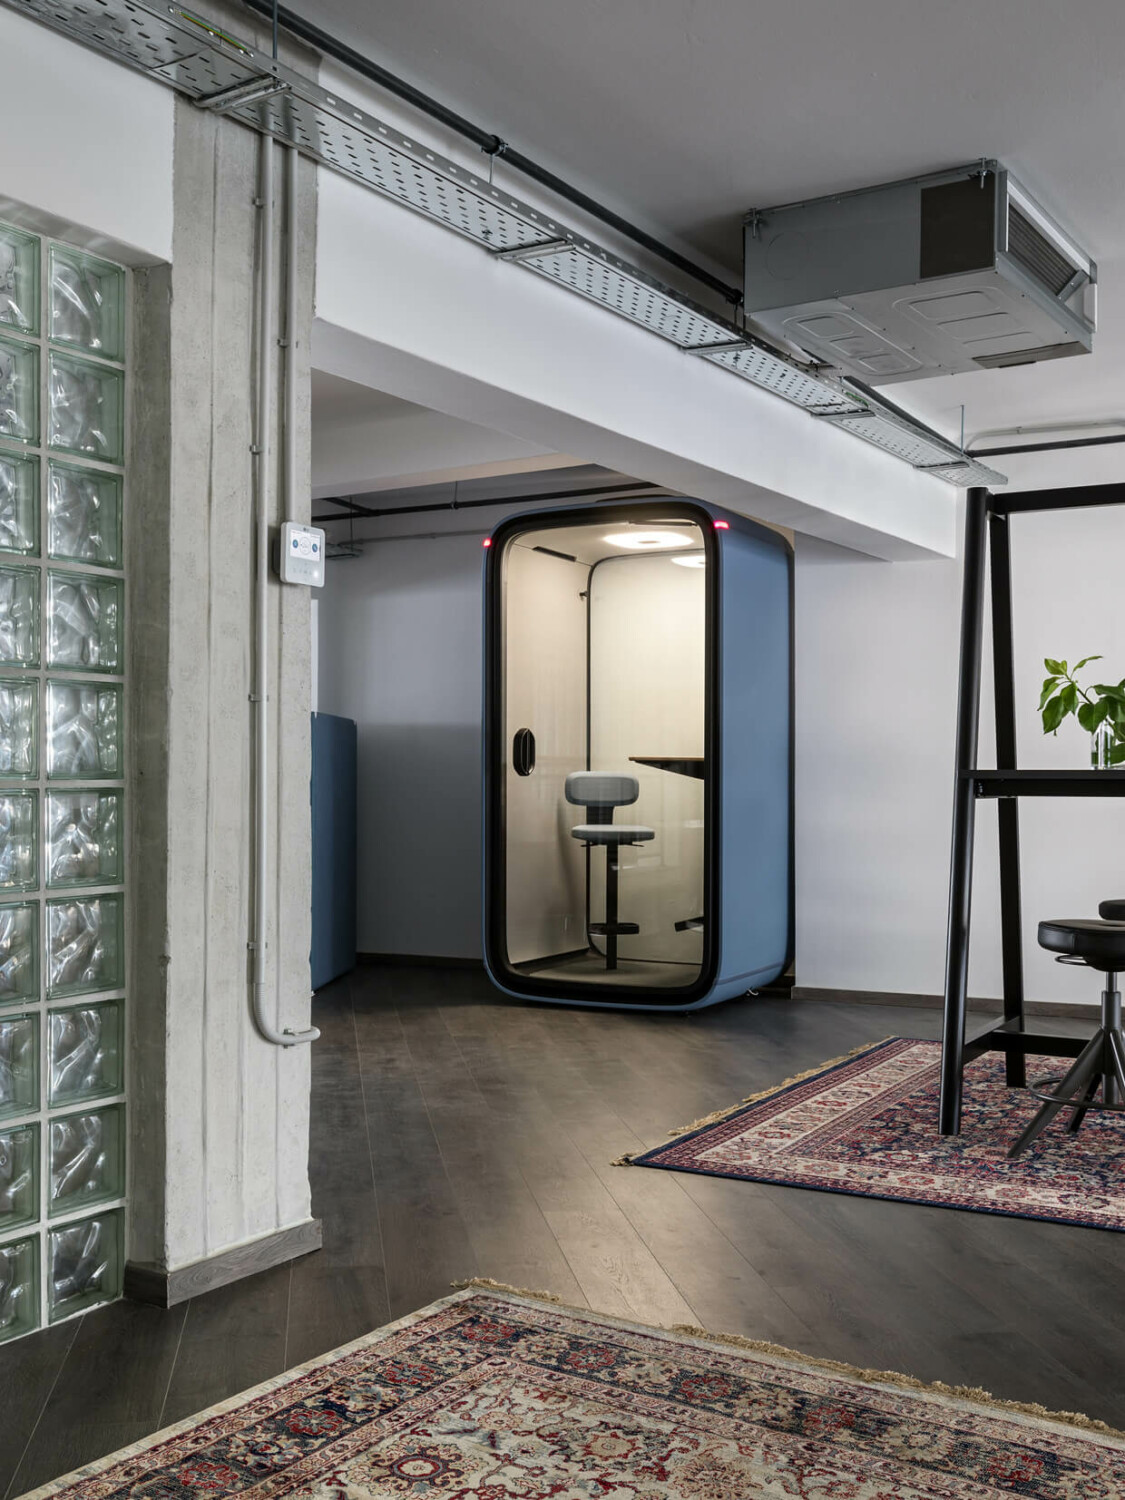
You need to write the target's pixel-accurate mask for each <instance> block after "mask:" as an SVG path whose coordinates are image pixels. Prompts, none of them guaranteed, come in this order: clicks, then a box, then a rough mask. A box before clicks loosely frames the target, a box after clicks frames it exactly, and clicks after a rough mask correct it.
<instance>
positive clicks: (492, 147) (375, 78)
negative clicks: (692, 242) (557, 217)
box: [243, 0, 742, 307]
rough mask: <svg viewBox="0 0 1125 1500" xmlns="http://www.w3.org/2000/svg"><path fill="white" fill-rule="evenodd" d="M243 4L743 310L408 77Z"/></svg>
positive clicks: (276, 12)
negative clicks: (399, 75) (433, 96)
mask: <svg viewBox="0 0 1125 1500" xmlns="http://www.w3.org/2000/svg"><path fill="white" fill-rule="evenodd" d="M243 3H244V4H245V5H246V6H247V7H248V8H249V9H250V10H256V11H257V12H258V14H259V15H262V16H268V17H269V18H270V21H271V23H273V22H280V24H281V25H282V26H284V27H285V30H286V31H288V32H289V33H290V34H291V35H292V36H295V37H298V38H299V39H300V40H301V41H303V42H307V43H308V44H309V45H310V46H311V47H315V48H316V50H317V51H318V52H322V53H324V55H325V56H326V57H331V58H334V59H335V60H336V61H337V62H340V63H343V64H344V66H345V67H346V68H350V69H351V70H352V72H353V73H358V74H359V75H360V77H362V78H366V79H368V80H369V81H370V82H371V83H375V84H378V85H379V87H380V88H383V89H386V90H387V92H388V93H389V94H394V95H395V96H396V97H397V98H399V99H402V100H404V101H405V102H406V103H407V104H410V105H412V106H413V107H414V108H415V109H418V110H421V111H422V113H423V114H427V115H429V117H430V118H431V119H432V120H437V121H438V122H439V124H442V125H444V126H445V127H446V128H447V129H449V130H455V131H456V132H457V133H458V135H462V136H464V137H465V139H466V140H469V141H472V143H473V145H474V146H479V148H480V149H481V150H482V151H483V152H484V153H485V155H487V156H491V157H494V158H495V157H501V158H503V160H504V161H506V162H507V164H508V166H510V167H513V168H515V170H516V171H517V172H522V173H523V175H524V176H525V177H530V178H531V179H532V181H533V182H538V183H539V184H540V186H542V187H545V188H548V189H549V190H550V191H551V192H552V193H556V194H557V195H558V196H559V197H560V198H565V199H566V200H567V202H568V203H573V204H575V205H576V206H577V207H578V208H580V209H582V211H583V212H584V213H587V214H589V215H590V216H591V218H595V219H600V220H601V222H602V223H603V224H608V225H609V226H610V228H611V229H615V230H617V232H618V234H623V235H624V236H625V237H626V239H630V240H632V241H633V243H634V244H636V245H642V246H643V247H644V248H645V249H646V250H648V251H649V252H651V254H653V255H655V256H657V257H659V259H661V260H663V261H667V263H668V264H669V265H671V266H675V267H677V269H678V270H681V271H683V272H685V273H686V274H687V275H688V276H692V277H694V278H695V280H696V281H698V282H701V283H702V284H703V285H704V286H707V287H710V288H711V290H712V291H713V292H718V294H719V296H720V297H722V298H723V299H724V300H725V301H727V302H729V303H731V304H732V305H733V306H735V307H740V306H741V305H742V290H741V288H740V287H736V286H731V284H730V283H729V282H727V281H724V280H723V279H722V277H721V276H716V275H715V274H714V272H712V271H708V270H707V268H706V267H705V266H701V265H700V264H699V263H698V262H697V261H694V260H692V259H691V258H690V257H689V256H686V255H682V254H681V253H680V252H679V251H678V250H674V249H673V248H672V246H671V245H666V244H664V242H663V241H662V240H658V239H657V238H656V237H655V236H654V235H651V234H648V233H647V232H646V231H645V230H643V229H639V228H638V227H637V225H636V224H631V223H630V222H629V221H628V219H623V218H622V217H621V215H620V214H615V213H614V212H613V210H612V209H610V208H606V207H605V206H604V204H601V203H598V202H597V200H596V199H594V198H590V197H588V196H587V194H585V193H583V192H582V191H581V190H580V189H578V188H576V187H572V186H571V185H570V183H569V182H566V181H564V180H563V178H561V177H556V176H555V174H554V173H553V172H550V171H548V170H547V168H546V167H541V166H540V165H539V163H538V162H535V161H533V160H532V159H531V157H529V156H524V154H523V152H522V151H516V150H514V149H513V148H512V147H511V146H509V144H508V143H507V141H505V140H503V139H502V138H501V137H500V136H498V135H496V134H495V133H494V132H493V131H490V130H484V129H482V127H481V126H479V125H475V124H474V123H473V122H472V121H471V120H467V119H466V118H465V117H464V115H459V114H458V113H457V112H456V111H455V110H452V109H450V108H449V106H448V105H445V104H442V103H441V102H440V100H437V99H434V98H432V97H431V96H430V95H429V94H426V93H423V92H422V90H421V89H419V88H415V86H414V85H413V84H412V83H407V81H406V79H405V78H399V77H398V75H397V74H395V73H391V72H389V71H388V69H386V68H383V67H380V66H379V64H378V63H375V62H372V61H371V59H370V58H369V57H365V56H364V55H363V53H362V52H357V51H356V50H355V48H354V47H349V46H348V45H347V43H346V42H341V41H340V40H339V39H338V38H337V37H334V36H332V35H331V33H330V32H327V31H322V30H321V28H320V27H319V26H314V25H313V24H312V22H311V21H306V20H304V18H303V17H301V16H299V15H297V14H296V13H295V12H294V11H291V10H286V9H285V7H284V6H279V5H277V4H275V0H243Z"/></svg>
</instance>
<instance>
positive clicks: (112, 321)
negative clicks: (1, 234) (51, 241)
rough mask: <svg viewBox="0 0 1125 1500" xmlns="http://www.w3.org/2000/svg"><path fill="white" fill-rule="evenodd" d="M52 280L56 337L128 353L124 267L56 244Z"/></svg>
mask: <svg viewBox="0 0 1125 1500" xmlns="http://www.w3.org/2000/svg"><path fill="white" fill-rule="evenodd" d="M50 283H51V287H50V298H49V310H50V319H51V324H50V336H51V338H53V339H57V340H58V341H60V342H61V343H66V344H80V345H81V346H82V348H84V349H90V350H92V351H93V352H94V353H96V354H100V355H101V357H102V358H103V359H124V357H125V274H124V272H123V271H122V270H121V269H120V268H119V267H118V266H113V265H110V263H109V262H108V261H105V260H98V259H97V257H96V256H93V255H84V254H83V253H82V251H81V250H73V249H71V248H70V246H69V245H52V246H51V270H50Z"/></svg>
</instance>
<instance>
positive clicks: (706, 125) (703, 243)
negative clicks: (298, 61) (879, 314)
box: [300, 0, 1125, 476]
mask: <svg viewBox="0 0 1125 1500" xmlns="http://www.w3.org/2000/svg"><path fill="white" fill-rule="evenodd" d="M300 8H301V13H302V14H303V15H305V16H306V17H307V18H308V19H309V20H311V21H314V22H315V23H316V24H318V25H320V26H322V27H324V28H325V29H326V30H328V31H330V32H333V33H335V34H336V35H338V36H339V37H340V38H341V39H343V40H345V41H347V42H349V43H351V44H352V45H353V46H355V47H357V48H358V49H360V50H361V51H363V52H365V53H367V54H368V55H369V56H371V57H372V58H374V59H375V60H376V61H377V62H380V63H382V64H383V65H385V66H388V67H390V68H391V69H392V70H394V71H396V72H398V73H400V74H402V75H403V76H404V77H406V78H408V79H410V80H411V81H412V82H415V83H417V84H418V85H419V86H421V87H422V88H424V89H426V90H428V91H429V92H431V93H433V94H435V95H437V96H438V97H439V98H441V99H442V100H444V101H445V102H448V103H450V104H451V105H453V106H454V107H456V108H458V109H460V110H462V111H463V112H464V113H465V114H467V115H468V116H469V117H470V118H471V119H473V120H474V121H476V122H478V123H480V124H481V125H483V126H485V127H487V128H489V129H492V130H495V131H496V132H497V133H498V134H499V135H501V136H503V137H505V138H506V139H508V140H510V141H511V142H512V143H513V144H514V145H516V146H518V147H519V149H520V150H522V151H524V152H525V153H526V154H528V155H530V156H532V157H534V158H536V159H537V160H539V161H541V162H542V163H543V164H544V165H546V166H548V167H550V168H551V169H553V170H555V171H556V172H558V173H559V174H560V175H561V176H563V177H565V178H567V179H568V180H570V181H572V182H574V183H575V184H576V185H578V186H580V187H582V188H583V189H585V190H586V191H587V192H589V193H590V194H592V195H593V196H595V197H597V198H600V199H601V200H603V201H605V202H606V203H608V204H609V205H610V206H611V207H613V208H615V209H617V210H618V211H619V212H621V213H623V214H625V215H626V216H627V217H630V218H632V219H633V220H634V221H636V222H637V223H638V224H640V225H642V226H643V227H645V228H647V229H649V230H650V231H652V232H654V233H657V234H659V235H661V236H662V237H664V238H666V239H668V240H669V241H670V242H673V243H677V244H679V245H681V246H682V247H684V248H686V249H688V250H689V251H692V252H695V253H701V254H703V255H705V256H708V257H709V258H710V260H711V261H712V262H713V263H714V264H715V265H716V266H718V267H720V268H722V269H724V270H725V271H726V272H728V273H730V274H731V275H732V278H733V279H735V280H737V279H738V278H737V268H738V265H739V261H740V253H741V252H740V235H741V221H742V215H743V213H744V212H745V211H746V210H747V209H748V208H750V207H752V206H755V205H757V206H768V205H769V204H771V203H777V202H783V201H787V200H791V199H794V198H801V197H809V196H814V195H818V194H822V193H827V192H832V191H836V190H844V189H847V188H852V187H857V186H861V185H863V184H866V183H874V182H879V181H884V180H889V179H893V178H895V177H900V176H906V175H910V174H913V173H918V172H924V171H929V170H934V169H938V168H942V167H946V166H950V165H953V164H956V163H958V162H961V161H967V160H971V159H974V158H976V157H979V156H981V155H992V156H998V157H1000V158H1001V159H1002V160H1003V161H1004V163H1005V165H1007V166H1008V167H1010V168H1011V169H1012V170H1013V171H1014V172H1015V173H1016V174H1017V176H1019V177H1020V178H1021V180H1022V181H1024V183H1025V184H1026V185H1027V187H1028V188H1029V189H1030V190H1031V191H1032V192H1034V193H1035V194H1036V195H1037V196H1038V197H1039V198H1040V199H1041V201H1042V202H1043V203H1044V205H1045V206H1046V207H1047V208H1048V209H1049V210H1051V211H1052V212H1053V213H1054V214H1056V215H1057V216H1058V217H1059V218H1060V219H1061V220H1062V222H1063V223H1064V224H1065V225H1066V226H1067V227H1069V228H1071V229H1072V230H1073V231H1074V233H1075V234H1076V235H1077V237H1078V238H1079V239H1080V240H1081V242H1082V243H1083V245H1084V246H1085V247H1087V248H1088V249H1089V250H1090V252H1091V253H1092V254H1093V255H1094V257H1095V258H1096V259H1097V261H1098V263H1099V270H1100V273H1101V274H1100V279H1101V306H1100V319H1099V321H1100V328H1099V334H1098V339H1097V343H1096V352H1095V354H1094V355H1093V356H1089V357H1083V358H1077V359H1068V360H1060V361H1054V362H1049V363H1046V364H1042V365H1036V366H1026V367H1021V368H1017V369H1014V370H1002V371H981V372H978V373H974V374H971V375H963V376H953V377H947V378H944V379H941V380H937V381H932V382H929V381H928V382H925V383H924V384H921V385H914V386H912V387H911V388H910V389H909V390H906V389H905V388H903V387H901V386H900V387H898V388H897V389H896V391H895V392H894V393H893V394H894V398H895V399H896V400H898V401H899V402H900V403H901V404H903V405H906V406H909V407H910V409H912V410H915V411H917V412H918V413H919V414H920V415H922V416H924V417H926V418H928V419H930V420H933V421H935V422H939V423H940V424H941V425H942V426H943V427H944V428H945V430H946V431H950V432H955V431H956V429H957V427H958V426H959V422H960V406H961V404H962V403H964V404H965V406H966V413H965V422H966V430H967V431H968V432H972V431H975V430H979V429H982V428H988V427H1001V426H1009V425H1014V424H1017V423H1032V422H1045V421H1052V420H1082V419H1090V418H1093V417H1103V416H1110V415H1113V414H1115V413H1116V414H1120V413H1119V412H1118V410H1117V408H1118V406H1120V405H1121V404H1122V403H1121V402H1120V401H1118V398H1117V392H1119V391H1120V390H1122V389H1125V293H1123V292H1122V290H1121V288H1122V287H1123V286H1125V156H1123V155H1122V153H1121V151H1120V149H1119V143H1120V141H1121V139H1122V138H1123V136H1125V94H1123V92H1122V90H1121V88H1120V81H1119V80H1120V76H1121V73H1122V70H1123V68H1125V7H1123V6H1121V4H1120V3H1119V0H1075V3H1073V4H1071V5H1068V6H1060V5H1058V4H1057V3H1056V0H983V3H982V0H944V3H943V4H941V5H934V4H932V0H849V3H848V4H846V5H836V6H830V5H826V4H825V3H824V0H757V3H755V4H754V5H752V6H750V5H746V4H745V3H744V0H616V3H615V4H613V5H609V6H607V5H605V4H604V3H601V0H568V3H567V4H566V5H565V6H548V5H543V4H539V5H535V6H531V7H529V6H527V5H526V4H518V3H517V0H476V3H474V4H473V5H471V6H466V5H464V4H463V3H454V0H412V3H410V4H407V3H405V0H392V3H390V4H387V5H383V6H380V7H378V8H374V7H371V6H369V5H367V4H366V3H365V0H307V3H304V4H302V5H301V7H300ZM497 171H498V174H501V180H503V178H502V174H503V173H504V167H503V164H502V162H501V163H500V164H499V165H498V168H497ZM508 176H509V179H510V180H511V181H512V183H513V186H514V185H515V184H516V183H517V182H518V181H519V179H518V177H517V176H516V174H511V173H510V174H508ZM1113 451H1114V450H1108V452H1109V453H1112V452H1113ZM1121 453H1122V472H1123V476H1125V449H1122V450H1121Z"/></svg>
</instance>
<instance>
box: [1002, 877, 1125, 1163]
mask: <svg viewBox="0 0 1125 1500" xmlns="http://www.w3.org/2000/svg"><path fill="white" fill-rule="evenodd" d="M1098 911H1099V912H1100V913H1101V920H1097V919H1095V918H1091V917H1064V918H1058V919H1056V920H1053V921H1050V922H1040V924H1039V946H1040V947H1041V948H1046V949H1047V951H1048V952H1049V953H1054V954H1057V955H1058V961H1059V962H1060V963H1074V964H1082V965H1084V966H1085V967H1086V968H1088V969H1097V970H1098V971H1099V972H1100V973H1102V974H1104V975H1105V976H1106V981H1105V989H1104V990H1103V991H1102V1014H1101V1024H1100V1025H1099V1027H1098V1029H1097V1031H1096V1032H1095V1033H1094V1035H1093V1036H1092V1037H1091V1038H1090V1040H1089V1042H1088V1043H1087V1044H1086V1046H1085V1047H1084V1048H1083V1050H1082V1052H1081V1053H1080V1054H1079V1056H1078V1058H1077V1060H1076V1061H1075V1063H1074V1065H1073V1067H1072V1068H1071V1069H1070V1071H1069V1072H1068V1073H1067V1074H1066V1075H1065V1077H1063V1078H1062V1079H1061V1080H1056V1079H1049V1078H1043V1079H1039V1080H1038V1081H1037V1082H1036V1083H1035V1084H1033V1085H1032V1087H1031V1092H1032V1093H1033V1094H1034V1095H1035V1096H1036V1098H1038V1099H1042V1100H1043V1108H1042V1109H1040V1110H1039V1111H1038V1112H1037V1113H1036V1115H1035V1116H1034V1118H1033V1119H1032V1120H1031V1121H1030V1123H1029V1124H1028V1126H1027V1128H1026V1129H1025V1130H1024V1131H1023V1133H1022V1135H1021V1136H1020V1137H1019V1139H1018V1140H1017V1141H1016V1143H1015V1145H1014V1146H1012V1148H1011V1150H1010V1151H1009V1152H1008V1155H1009V1156H1019V1155H1020V1153H1021V1152H1023V1151H1026V1150H1027V1148H1028V1146H1030V1145H1031V1143H1032V1142H1033V1141H1034V1140H1035V1139H1036V1137H1037V1136H1039V1134H1040V1133H1041V1132H1042V1131H1043V1130H1045V1129H1046V1127H1047V1126H1048V1125H1049V1124H1050V1123H1051V1121H1052V1120H1053V1119H1054V1118H1055V1116H1056V1115H1057V1114H1058V1113H1059V1111H1060V1110H1062V1109H1072V1110H1073V1111H1074V1113H1073V1115H1072V1116H1071V1118H1070V1123H1069V1124H1068V1126H1067V1130H1068V1131H1069V1132H1070V1134H1072V1135H1073V1134H1074V1133H1075V1131H1077V1130H1078V1128H1079V1127H1080V1125H1081V1124H1082V1121H1083V1120H1084V1119H1085V1118H1086V1112H1087V1110H1091V1109H1109V1110H1125V1033H1123V1032H1122V1029H1121V992H1120V990H1119V989H1118V988H1117V976H1118V974H1119V973H1120V972H1121V971H1122V969H1125V901H1103V902H1102V903H1101V905H1100V906H1099V907H1098ZM1107 919H1108V920H1107ZM1099 1092H1100V1094H1101V1099H1100V1100H1099V1099H1098V1094H1099Z"/></svg>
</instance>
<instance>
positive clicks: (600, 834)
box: [570, 823, 1125, 927]
mask: <svg viewBox="0 0 1125 1500" xmlns="http://www.w3.org/2000/svg"><path fill="white" fill-rule="evenodd" d="M570 836H571V838H572V839H580V840H581V841H582V843H584V844H614V845H617V844H647V843H648V841H649V839H654V838H655V837H656V829H655V828H645V827H643V826H642V825H641V824H639V823H579V824H578V826H577V827H575V828H572V829H571V830H570ZM1122 926H1123V927H1125V923H1122Z"/></svg>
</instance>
